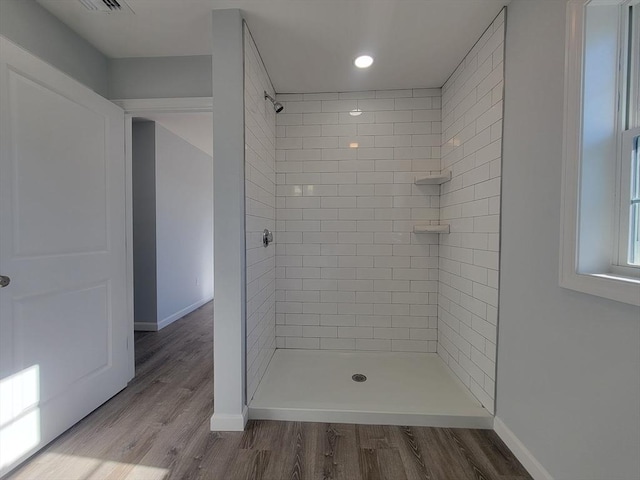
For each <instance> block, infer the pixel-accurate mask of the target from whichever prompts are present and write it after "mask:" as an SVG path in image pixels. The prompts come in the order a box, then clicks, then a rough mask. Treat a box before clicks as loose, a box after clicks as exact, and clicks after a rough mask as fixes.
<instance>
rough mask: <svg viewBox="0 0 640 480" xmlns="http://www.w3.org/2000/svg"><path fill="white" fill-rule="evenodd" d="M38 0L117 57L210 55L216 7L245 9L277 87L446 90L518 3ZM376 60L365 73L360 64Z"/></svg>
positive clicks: (473, 0) (289, 89)
mask: <svg viewBox="0 0 640 480" xmlns="http://www.w3.org/2000/svg"><path fill="white" fill-rule="evenodd" d="M125 1H126V3H127V4H128V5H129V6H130V7H131V9H132V10H133V12H135V13H132V12H128V13H115V14H105V13H92V12H89V11H88V10H86V9H85V8H84V7H83V6H82V5H81V4H80V2H79V0H38V2H39V3H40V4H41V5H42V6H44V7H45V8H46V9H47V10H49V11H50V12H51V13H53V14H54V15H55V16H57V17H58V18H59V19H61V20H62V21H63V22H64V23H66V24H67V25H69V26H70V27H71V28H72V29H73V30H75V31H76V32H78V33H79V34H80V35H81V36H82V37H84V38H86V39H87V40H88V41H89V42H91V43H92V44H93V45H94V46H96V47H97V48H98V49H99V50H100V51H102V52H103V53H105V54H106V55H107V56H109V57H112V58H122V57H149V56H174V55H210V54H211V10H213V9H221V8H239V9H241V10H242V11H243V13H244V17H245V19H246V21H247V24H248V25H249V28H250V30H251V33H252V35H253V37H254V39H255V40H256V43H257V45H258V49H259V50H260V53H261V55H262V57H263V60H264V62H265V64H266V67H267V70H268V72H269V75H270V77H271V79H272V81H273V84H274V87H275V90H276V91H277V92H279V93H296V92H336V91H353V90H383V89H398V88H412V87H440V86H442V84H443V83H444V82H445V80H446V79H447V77H448V76H449V75H450V74H451V73H452V72H453V70H454V69H455V67H456V66H457V64H458V63H459V62H460V61H461V60H462V58H463V57H464V55H465V54H466V53H467V52H468V51H469V49H470V48H471V47H472V46H473V44H474V42H475V41H476V40H477V39H478V38H479V37H480V35H481V34H482V32H483V31H484V29H485V28H486V27H487V26H488V25H489V23H490V22H491V20H492V19H493V18H494V17H495V16H496V15H497V14H498V12H499V11H500V9H501V8H502V7H503V6H504V5H506V4H508V3H509V1H510V0H125ZM362 53H368V54H370V55H372V56H373V57H374V58H375V63H374V64H373V66H372V67H371V68H369V69H367V70H357V69H356V68H355V67H354V66H353V64H352V62H353V59H354V58H355V57H356V56H357V55H359V54H362Z"/></svg>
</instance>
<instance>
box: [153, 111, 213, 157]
mask: <svg viewBox="0 0 640 480" xmlns="http://www.w3.org/2000/svg"><path fill="white" fill-rule="evenodd" d="M140 118H144V119H146V120H153V121H154V122H156V123H158V124H160V125H162V126H163V127H164V128H166V129H167V130H169V131H170V132H172V133H173V134H175V135H177V136H178V137H180V138H182V139H183V140H185V141H187V142H189V143H190V144H191V145H193V146H194V147H196V148H199V149H200V150H202V151H203V152H205V153H206V154H207V155H209V156H211V157H213V134H212V132H213V114H211V113H197V112H193V113H151V114H144V115H142V116H141V117H140Z"/></svg>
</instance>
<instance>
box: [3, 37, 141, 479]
mask: <svg viewBox="0 0 640 480" xmlns="http://www.w3.org/2000/svg"><path fill="white" fill-rule="evenodd" d="M125 193H126V192H125V161H124V114H123V111H122V110H121V109H120V108H119V107H117V106H115V105H114V104H113V103H111V102H109V101H108V100H106V99H104V98H102V97H100V96H99V95H97V94H96V93H94V92H92V91H91V90H89V89H88V88H86V87H84V86H83V85H81V84H79V83H78V82H76V81H75V80H73V79H71V78H69V77H68V76H66V75H64V74H63V73H61V72H60V71H58V70H56V69H55V68H53V67H51V66H50V65H48V64H46V63H44V62H43V61H41V60H39V59H38V58H37V57H34V56H33V55H31V54H29V53H27V52H26V51H24V50H22V49H21V48H19V47H18V46H16V45H15V44H13V43H11V42H9V41H8V40H7V39H5V38H2V37H0V275H3V276H5V277H9V278H10V283H9V285H7V286H5V287H4V288H0V463H1V465H0V475H1V474H2V473H4V472H6V471H7V470H9V469H11V468H12V467H14V466H15V465H17V464H18V463H19V462H20V461H22V460H23V459H25V458H26V457H28V456H29V455H30V454H32V453H33V452H35V451H36V450H38V449H39V448H41V447H42V446H44V445H46V444H47V443H48V442H50V441H51V440H52V439H54V438H55V437H57V436H58V435H60V434H61V433H62V432H64V431H65V430H67V429H68V428H69V427H70V426H72V425H73V424H74V423H76V422H77V421H78V420H80V419H81V418H82V417H84V416H85V415H87V414H88V413H89V412H91V411H92V410H94V409H95V408H96V407H98V406H99V405H101V404H102V403H104V402H105V401H107V400H108V399H109V398H111V397H112V396H113V395H115V394H116V393H117V392H119V391H120V390H122V389H123V388H124V387H125V386H126V385H127V382H128V381H129V380H130V379H131V377H132V374H133V361H132V356H131V355H130V353H129V352H128V350H129V345H128V344H129V343H130V336H131V335H132V333H133V322H131V321H129V319H128V318H127V312H128V310H127V283H126V250H125V248H126V246H125V233H126V220H125V218H126V215H125V213H126V211H125V208H126V207H125ZM132 348H133V346H132V345H131V349H132Z"/></svg>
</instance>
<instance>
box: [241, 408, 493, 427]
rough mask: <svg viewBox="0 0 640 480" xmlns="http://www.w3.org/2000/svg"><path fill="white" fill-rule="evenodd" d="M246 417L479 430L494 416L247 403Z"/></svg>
mask: <svg viewBox="0 0 640 480" xmlns="http://www.w3.org/2000/svg"><path fill="white" fill-rule="evenodd" d="M485 412H486V411H485ZM249 418H250V419H251V420H280V421H285V422H316V423H353V424H358V425H409V426H415V427H441V428H475V429H482V430H490V429H491V428H492V426H493V416H492V415H491V414H489V412H486V414H485V415H444V414H443V415H436V414H420V413H391V412H374V411H353V410H332V409H316V408H270V407H251V406H249Z"/></svg>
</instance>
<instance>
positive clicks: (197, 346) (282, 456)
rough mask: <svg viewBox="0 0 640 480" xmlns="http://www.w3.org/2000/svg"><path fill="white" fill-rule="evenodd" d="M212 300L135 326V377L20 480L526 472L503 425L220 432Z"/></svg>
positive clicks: (285, 479)
mask: <svg viewBox="0 0 640 480" xmlns="http://www.w3.org/2000/svg"><path fill="white" fill-rule="evenodd" d="M212 316H213V308H212V304H211V303H209V304H207V305H205V306H204V307H202V308H200V309H199V310H197V311H195V312H193V313H192V314H190V315H187V316H186V317H185V318H183V319H181V320H179V321H177V322H175V323H173V324H172V325H170V326H168V327H167V328H165V329H163V330H162V331H160V332H157V333H141V334H136V377H135V379H134V380H133V381H132V382H131V383H130V385H129V387H127V388H126V389H125V390H123V391H122V392H121V393H119V394H118V395H117V396H115V397H114V398H113V399H111V400H110V401H109V402H107V403H106V404H104V405H103V406H102V407H100V408H99V409H97V410H96V411H94V412H93V413H92V414H91V415H89V416H88V417H86V418H85V419H84V420H82V421H81V422H80V423H78V424H77V425H76V426H74V427H73V428H71V429H70V430H69V431H67V432H66V433H65V434H63V435H62V436H60V437H59V438H58V439H57V440H55V441H54V442H52V443H51V444H50V445H49V446H48V447H46V448H45V449H43V450H42V451H40V452H39V453H38V454H36V455H35V456H34V457H32V458H31V460H30V461H29V462H27V463H26V464H24V465H23V466H22V467H21V468H19V469H17V470H15V471H14V472H13V473H12V474H11V475H9V476H8V478H10V479H12V480H18V479H19V480H23V479H33V480H48V479H54V480H76V479H78V480H80V479H82V480H102V479H129V480H166V479H203V480H218V479H220V480H244V479H261V480H302V479H318V480H340V479H343V480H361V479H362V480H383V479H385V480H414V479H429V480H490V479H501V480H520V479H530V478H531V477H529V475H528V474H527V473H526V471H525V470H524V468H523V467H522V466H521V465H520V464H519V463H518V461H517V460H516V459H515V457H514V456H513V455H512V454H511V452H510V451H509V450H508V449H507V447H506V446H505V445H504V444H503V443H502V441H501V440H500V439H499V438H498V437H497V435H496V434H495V433H494V432H492V431H486V430H465V429H446V428H423V427H391V426H376V425H346V424H322V423H300V422H272V421H252V422H249V425H248V426H247V430H246V431H245V432H237V433H212V432H210V431H209V418H210V417H211V414H212V410H213V408H212V400H213V398H212V397H213V395H212V392H213V371H212V370H213V368H212V366H213V365H212V364H213V362H212V357H213V355H212V349H211V346H212V342H213V340H212V334H213V333H212V332H213V326H212V321H213V320H212Z"/></svg>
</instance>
